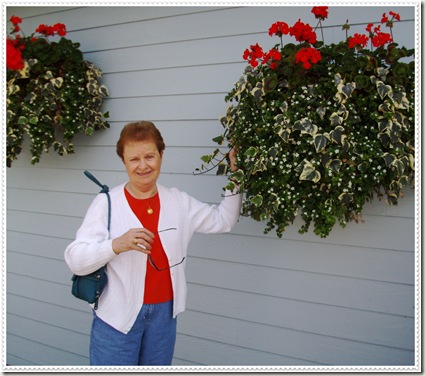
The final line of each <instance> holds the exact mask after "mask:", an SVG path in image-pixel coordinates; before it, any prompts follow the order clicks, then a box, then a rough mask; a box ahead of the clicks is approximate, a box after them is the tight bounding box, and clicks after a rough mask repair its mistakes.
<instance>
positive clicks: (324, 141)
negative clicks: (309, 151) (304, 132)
mask: <svg viewBox="0 0 425 376" xmlns="http://www.w3.org/2000/svg"><path fill="white" fill-rule="evenodd" d="M328 143H329V137H328V136H326V135H324V134H316V135H315V136H314V147H315V148H316V152H318V153H320V152H321V151H322V150H323V149H324V148H325V147H326V146H327V145H328Z"/></svg>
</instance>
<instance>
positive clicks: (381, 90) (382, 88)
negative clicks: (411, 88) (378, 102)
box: [376, 81, 393, 99]
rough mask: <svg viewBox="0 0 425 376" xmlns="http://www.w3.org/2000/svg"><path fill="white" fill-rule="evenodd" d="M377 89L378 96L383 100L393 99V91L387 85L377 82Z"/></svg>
mask: <svg viewBox="0 0 425 376" xmlns="http://www.w3.org/2000/svg"><path fill="white" fill-rule="evenodd" d="M376 88H377V89H378V94H379V96H380V97H381V99H384V98H385V97H386V96H389V97H391V96H392V94H393V89H392V87H391V86H390V85H385V84H384V83H383V82H382V81H377V82H376Z"/></svg>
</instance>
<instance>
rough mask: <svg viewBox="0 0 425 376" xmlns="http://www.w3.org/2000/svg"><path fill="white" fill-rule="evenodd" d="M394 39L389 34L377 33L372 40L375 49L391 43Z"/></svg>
mask: <svg viewBox="0 0 425 376" xmlns="http://www.w3.org/2000/svg"><path fill="white" fill-rule="evenodd" d="M391 42H392V38H391V35H390V34H388V33H382V32H381V31H377V33H376V34H375V35H374V36H373V38H372V44H373V46H374V47H380V46H383V45H384V44H387V43H391Z"/></svg>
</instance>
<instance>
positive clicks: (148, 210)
mask: <svg viewBox="0 0 425 376" xmlns="http://www.w3.org/2000/svg"><path fill="white" fill-rule="evenodd" d="M128 188H129V189H130V191H131V193H132V194H133V196H134V197H135V198H138V197H137V195H136V194H135V193H134V191H133V190H132V189H131V185H130V183H129V184H128ZM139 200H140V199H139ZM146 213H148V214H149V215H151V214H153V209H152V208H151V206H150V205H149V204H148V208H147V209H146Z"/></svg>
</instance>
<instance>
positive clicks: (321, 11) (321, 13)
mask: <svg viewBox="0 0 425 376" xmlns="http://www.w3.org/2000/svg"><path fill="white" fill-rule="evenodd" d="M311 13H313V14H314V16H315V17H316V18H317V19H320V20H322V21H323V20H324V19H325V18H328V7H313V9H312V10H311Z"/></svg>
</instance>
